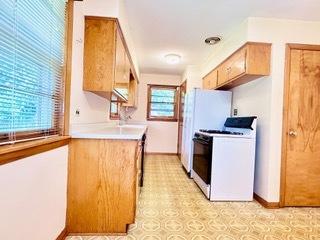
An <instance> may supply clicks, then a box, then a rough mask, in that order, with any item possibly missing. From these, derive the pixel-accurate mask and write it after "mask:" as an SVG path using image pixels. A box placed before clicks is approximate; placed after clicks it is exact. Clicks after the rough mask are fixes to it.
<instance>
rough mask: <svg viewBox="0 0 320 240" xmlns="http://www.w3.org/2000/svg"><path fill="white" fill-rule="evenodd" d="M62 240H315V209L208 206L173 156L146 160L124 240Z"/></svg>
mask: <svg viewBox="0 0 320 240" xmlns="http://www.w3.org/2000/svg"><path fill="white" fill-rule="evenodd" d="M67 239H68V240H106V239H116V240H124V239H128V240H131V239H132V240H134V239H136V240H162V239H163V240H164V239H166V240H188V239H190V240H208V239H212V240H216V239H217V240H280V239H281V240H302V239H308V240H320V208H283V209H265V208H263V207H262V206H261V205H260V204H259V203H257V202H255V201H254V202H210V201H208V200H207V199H206V198H205V197H204V195H203V194H202V192H201V191H200V190H199V188H198V187H197V186H196V184H195V183H194V182H193V180H191V179H189V178H188V177H187V176H186V174H185V173H184V171H183V170H182V167H181V164H180V161H179V159H178V158H177V157H176V156H163V155H149V156H147V157H146V164H145V184H144V187H143V188H142V190H141V193H140V199H139V205H138V210H137V216H136V223H135V224H133V225H130V228H129V232H128V235H127V236H125V237H123V236H122V237H111V236H97V237H94V236H91V237H88V236H87V237H81V236H73V237H68V238H67Z"/></svg>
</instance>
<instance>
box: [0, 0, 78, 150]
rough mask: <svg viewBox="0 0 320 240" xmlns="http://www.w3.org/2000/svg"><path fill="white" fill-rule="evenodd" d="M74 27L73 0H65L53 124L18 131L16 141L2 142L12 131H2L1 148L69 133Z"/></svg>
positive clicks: (0, 136) (54, 137) (0, 137)
mask: <svg viewBox="0 0 320 240" xmlns="http://www.w3.org/2000/svg"><path fill="white" fill-rule="evenodd" d="M72 29H73V0H69V1H66V2H65V22H64V38H63V50H64V53H63V61H64V65H63V66H62V79H61V89H60V94H59V95H55V96H53V97H52V99H57V100H58V101H59V111H54V112H52V119H51V121H52V123H53V126H52V127H51V128H48V129H32V130H26V131H16V132H15V133H14V134H15V140H14V141H6V142H1V139H3V138H6V139H7V138H8V139H9V135H10V134H11V133H7V132H5V133H0V147H1V150H2V149H4V148H6V146H10V145H12V144H14V145H16V144H17V145H21V144H24V142H39V140H41V139H44V140H46V139H48V138H53V139H56V138H60V137H63V136H67V135H68V134H69V126H68V125H69V116H70V82H71V61H72V59H71V57H72Z"/></svg>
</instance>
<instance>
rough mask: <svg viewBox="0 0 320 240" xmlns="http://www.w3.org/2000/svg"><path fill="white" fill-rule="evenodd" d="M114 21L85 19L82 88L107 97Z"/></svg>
mask: <svg viewBox="0 0 320 240" xmlns="http://www.w3.org/2000/svg"><path fill="white" fill-rule="evenodd" d="M115 32H116V25H115V24H114V21H103V20H101V19H96V18H92V19H91V18H86V19H85V37H84V59H83V64H84V66H83V68H84V73H83V74H84V75H83V77H84V79H83V90H86V91H91V92H94V93H96V94H98V95H100V96H102V97H109V96H110V93H111V92H112V89H113V81H114V67H115V61H114V60H115V51H114V49H115Z"/></svg>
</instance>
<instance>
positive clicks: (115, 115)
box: [110, 95, 120, 120]
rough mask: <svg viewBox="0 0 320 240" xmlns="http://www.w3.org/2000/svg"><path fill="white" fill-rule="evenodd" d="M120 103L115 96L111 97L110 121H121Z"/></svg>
mask: <svg viewBox="0 0 320 240" xmlns="http://www.w3.org/2000/svg"><path fill="white" fill-rule="evenodd" d="M119 111H120V102H119V101H118V98H117V97H116V96H115V95H112V96H111V102H110V119H114V120H116V119H120V112H119Z"/></svg>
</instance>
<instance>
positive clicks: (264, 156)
mask: <svg viewBox="0 0 320 240" xmlns="http://www.w3.org/2000/svg"><path fill="white" fill-rule="evenodd" d="M319 29H320V22H304V21H293V20H279V19H266V18H248V19H247V20H246V21H245V22H243V23H242V24H240V25H239V26H238V27H237V28H235V29H234V31H233V32H231V33H230V34H229V35H228V36H226V37H224V39H223V42H222V43H221V44H217V45H215V46H214V48H213V50H212V52H213V54H212V56H211V57H210V58H209V59H208V60H207V61H206V62H205V63H204V64H203V66H202V68H201V69H202V70H201V71H202V76H204V75H206V74H207V73H208V72H209V71H210V70H211V69H213V68H214V67H215V66H217V65H218V64H219V63H220V62H221V61H223V60H224V59H225V58H226V57H228V56H229V55H230V54H231V53H232V52H233V51H235V50H236V49H237V48H239V47H240V46H241V45H243V44H244V43H245V42H247V41H253V42H254V41H256V42H268V43H272V54H271V55H272V56H271V75H270V76H269V77H264V78H260V79H258V80H255V81H253V82H250V83H248V84H245V85H242V86H239V87H236V88H234V89H232V92H233V108H237V109H238V113H239V115H240V116H245V115H256V116H258V133H257V155H256V172H255V188H254V191H255V192H256V193H257V194H258V195H259V196H261V197H263V198H264V199H265V200H267V201H269V202H278V201H279V198H280V194H279V190H280V164H281V134H282V109H283V84H284V62H285V44H286V43H306V44H320V31H319Z"/></svg>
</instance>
